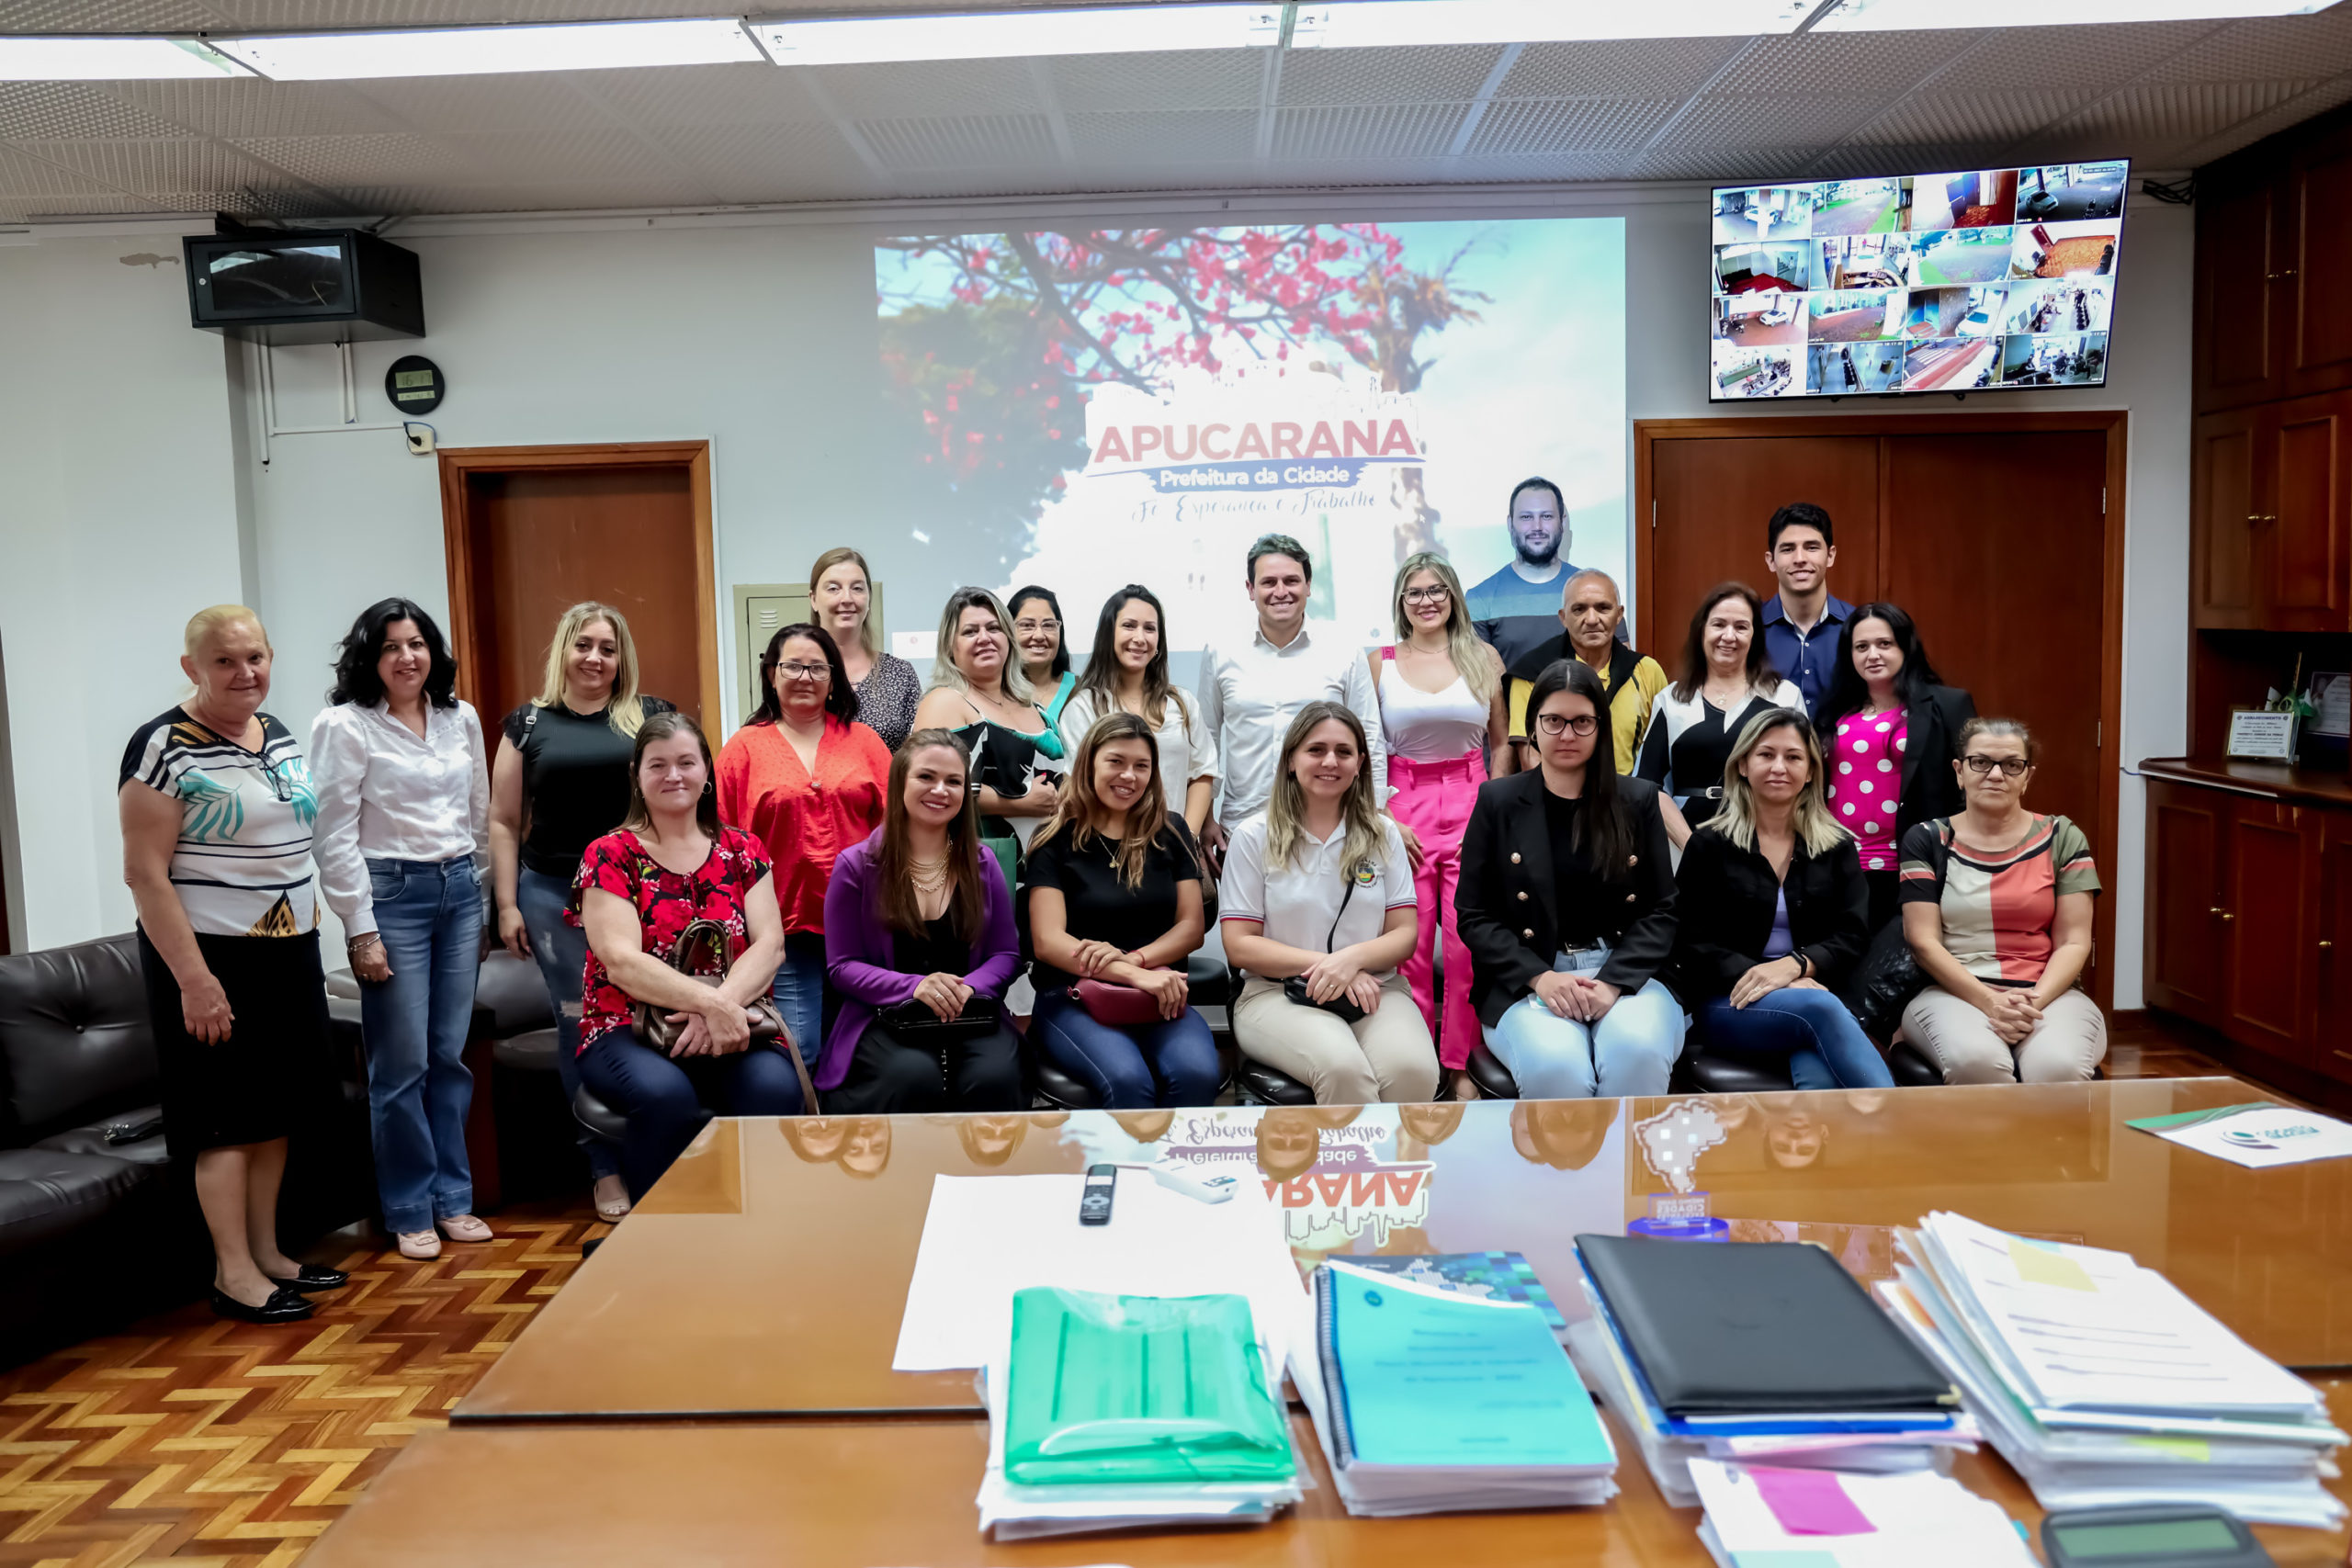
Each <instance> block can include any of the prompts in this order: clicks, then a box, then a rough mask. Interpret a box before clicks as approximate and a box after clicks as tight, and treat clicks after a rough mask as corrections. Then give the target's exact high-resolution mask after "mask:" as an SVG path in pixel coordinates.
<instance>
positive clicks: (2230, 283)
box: [2195, 176, 2285, 412]
mask: <svg viewBox="0 0 2352 1568" xmlns="http://www.w3.org/2000/svg"><path fill="white" fill-rule="evenodd" d="M2200 195H2201V197H2202V199H2200V200H2199V203H2198V207H2197V308H2196V314H2197V340H2196V350H2195V359H2196V369H2195V382H2196V387H2197V408H2198V410H2199V412H2209V411H2211V410H2214V409H2225V408H2237V407H2240V406H2242V405H2244V404H2246V403H2256V402H2261V401H2263V400H2266V399H2268V398H2275V397H2277V396H2278V393H2279V389H2280V387H2281V385H2282V384H2283V382H2284V380H2285V378H2284V377H2283V376H2281V375H2280V374H2279V371H2278V357H2279V356H2278V345H2277V344H2276V342H2275V339H2276V338H2277V337H2278V329H2277V326H2276V324H2275V323H2274V321H2273V317H2274V313H2275V307H2274V306H2273V303H2272V301H2273V299H2276V298H2278V293H2277V290H2278V284H2279V281H2280V280H2279V279H2277V278H2276V277H2274V276H2273V274H2274V273H2275V272H2276V271H2277V270H2278V268H2277V266H2276V265H2274V263H2273V261H2272V256H2273V254H2274V250H2273V243H2274V233H2273V231H2274V227H2275V225H2276V223H2277V209H2278V193H2277V187H2276V186H2275V185H2274V184H2273V183H2272V181H2271V180H2270V179H2269V178H2268V177H2267V176H2264V177H2261V178H2258V179H2256V180H2255V181H2254V182H2253V183H2250V184H2247V185H2244V186H2238V187H2236V188H2235V189H2217V190H2212V191H2209V192H2203V193H2200Z"/></svg>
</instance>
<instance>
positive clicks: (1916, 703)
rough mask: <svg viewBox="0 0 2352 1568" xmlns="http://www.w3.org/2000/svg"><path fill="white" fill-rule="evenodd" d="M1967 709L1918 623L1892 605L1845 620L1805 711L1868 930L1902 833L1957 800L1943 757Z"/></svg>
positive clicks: (1885, 901)
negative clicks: (1834, 655) (1864, 892)
mask: <svg viewBox="0 0 2352 1568" xmlns="http://www.w3.org/2000/svg"><path fill="white" fill-rule="evenodd" d="M1975 716H1976V704H1975V703H1974V702H1973V700H1971V698H1970V697H1969V694H1967V693H1966V692H1963V691H1962V690H1961V689H1960V688H1959V687H1957V686H1946V685H1942V684H1940V683H1939V677H1938V675H1937V674H1936V667H1935V666H1934V665H1933V664H1930V663H1929V662H1928V648H1927V645H1926V644H1925V643H1924V642H1922V641H1920V639H1919V629H1918V627H1917V626H1914V625H1913V624H1912V622H1911V617H1910V616H1909V615H1905V614H1904V613H1903V611H1902V609H1901V608H1900V607H1899V606H1897V605H1894V604H1864V605H1862V606H1861V607H1860V609H1858V610H1856V611H1855V612H1854V613H1853V615H1850V616H1849V617H1848V618H1847V621H1846V625H1845V628H1844V629H1843V630H1842V631H1840V632H1839V633H1838V664H1837V669H1836V671H1835V673H1834V674H1833V675H1832V676H1831V677H1830V682H1829V690H1828V692H1827V693H1826V694H1825V695H1824V696H1823V698H1822V700H1821V706H1820V707H1819V708H1818V709H1817V710H1816V711H1815V714H1814V716H1813V717H1814V727H1815V729H1816V730H1817V731H1818V732H1819V734H1820V736H1821V749H1822V750H1823V752H1825V753H1826V755H1827V757H1828V759H1829V773H1828V780H1827V782H1828V785H1829V815H1830V817H1831V818H1832V819H1833V820H1835V821H1836V822H1837V824H1838V826H1839V827H1840V828H1843V829H1846V831H1848V832H1849V833H1851V834H1853V835H1854V842H1855V845H1856V846H1857V849H1858V850H1859V852H1860V855H1861V860H1862V878H1863V880H1864V882H1865V883H1867V884H1868V885H1869V887H1870V890H1871V931H1873V932H1878V931H1883V929H1884V928H1885V927H1886V926H1887V925H1888V924H1889V922H1891V921H1893V920H1894V914H1895V881H1896V877H1895V861H1896V858H1897V854H1898V852H1899V850H1900V848H1901V846H1902V843H1903V840H1904V836H1905V834H1907V833H1908V832H1910V830H1911V829H1913V828H1914V827H1916V826H1917V824H1919V823H1921V822H1926V821H1928V820H1930V819H1932V818H1938V817H1949V816H1951V814H1952V813H1953V812H1955V811H1958V810H1959V809H1960V807H1961V795H1960V786H1959V785H1958V784H1954V783H1953V782H1952V772H1951V761H1952V759H1953V758H1954V757H1957V756H1958V755H1959V754H1960V751H1959V738H1960V730H1961V727H1962V725H1964V724H1966V723H1967V722H1968V721H1969V720H1970V719H1972V718H1973V717H1975ZM1888 940H1890V941H1891V940H1892V939H1888Z"/></svg>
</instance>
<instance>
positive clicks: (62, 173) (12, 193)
mask: <svg viewBox="0 0 2352 1568" xmlns="http://www.w3.org/2000/svg"><path fill="white" fill-rule="evenodd" d="M98 189H99V187H98V186H95V185H93V184H92V183H91V180H90V177H89V176H88V175H85V174H83V173H81V172H80V171H79V170H77V169H70V168H67V167H65V166H63V165H62V164H52V163H51V162H49V161H48V160H47V159H45V158H32V157H28V156H26V155H25V154H24V153H21V152H11V151H10V150H9V149H7V148H6V147H0V202H7V201H17V200H19V199H23V198H29V197H49V196H75V195H85V194H92V193H96V192H97V191H98ZM107 195H108V197H109V199H111V200H115V201H120V200H121V196H120V193H119V192H109V193H107Z"/></svg>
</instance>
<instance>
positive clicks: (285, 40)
mask: <svg viewBox="0 0 2352 1568" xmlns="http://www.w3.org/2000/svg"><path fill="white" fill-rule="evenodd" d="M206 41H208V42H209V43H210V44H211V45H212V47H213V48H215V49H217V50H219V51H220V52H221V53H223V54H226V55H229V56H231V57H232V58H233V59H236V60H240V61H243V62H244V63H245V64H247V65H249V66H251V67H253V69H254V70H255V71H257V72H259V73H261V74H263V75H265V76H267V77H271V78H273V79H274V80H277V81H280V82H335V81H348V80H353V79H356V78H361V77H371V76H479V75H484V74H487V73H493V72H510V71H514V72H519V71H604V70H611V69H614V68H616V67H620V66H634V65H723V64H726V63H727V62H730V61H739V60H754V61H755V60H757V59H759V58H760V51H759V50H758V48H757V47H756V46H755V45H753V43H752V40H751V39H750V38H748V37H747V36H745V34H744V32H743V26H742V24H741V22H739V21H737V20H736V19H735V18H734V17H716V18H701V17H697V18H694V19H690V20H685V21H654V22H570V23H564V24H561V25H559V26H554V27H497V28H404V29H401V30H399V31H393V32H365V33H283V34H277V35H272V36H267V37H255V36H248V37H244V38H221V39H207V40H206Z"/></svg>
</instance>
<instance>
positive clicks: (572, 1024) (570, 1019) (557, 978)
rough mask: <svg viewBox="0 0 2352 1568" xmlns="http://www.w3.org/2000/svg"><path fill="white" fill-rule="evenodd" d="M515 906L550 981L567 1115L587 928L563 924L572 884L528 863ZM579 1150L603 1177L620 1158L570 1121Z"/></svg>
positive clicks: (518, 874) (593, 1174)
mask: <svg viewBox="0 0 2352 1568" xmlns="http://www.w3.org/2000/svg"><path fill="white" fill-rule="evenodd" d="M515 908H518V909H520V910H522V911H523V925H524V927H525V929H526V930H527V931H529V932H530V933H531V956H532V957H534V958H536V959H537V960H538V961H539V977H540V978H541V979H543V980H545V981H546V982H547V983H548V1007H549V1008H550V1009H552V1010H554V1013H555V1032H556V1052H555V1076H556V1077H558V1078H559V1079H560V1080H561V1081H562V1084H563V1113H564V1115H565V1116H566V1117H567V1118H570V1117H571V1097H572V1096H573V1095H575V1094H577V1093H579V1092H580V986H581V982H582V980H584V979H585V978H586V977H587V974H588V933H587V932H586V931H582V930H581V929H580V928H579V927H578V926H574V925H567V924H566V923H565V922H564V919H563V912H564V910H566V909H568V908H571V884H570V883H568V882H566V881H564V880H563V879H562V878H561V877H556V876H548V875H547V874H544V873H541V872H537V871H533V870H532V869H531V868H530V867H528V866H522V867H519V868H517V870H516V871H515ZM572 1130H573V1132H574V1134H576V1136H577V1141H578V1142H579V1145H580V1152H581V1153H582V1154H583V1155H585V1156H587V1158H588V1174H589V1176H590V1178H591V1179H594V1180H597V1181H602V1180H603V1179H605V1177H607V1176H618V1175H619V1174H620V1170H621V1163H620V1160H619V1158H618V1157H617V1156H615V1155H614V1153H613V1149H612V1145H609V1144H606V1143H604V1142H602V1141H601V1140H599V1139H596V1138H594V1137H591V1136H590V1135H589V1134H588V1130H587V1129H586V1128H585V1127H582V1126H581V1125H580V1123H579V1122H578V1120H577V1119H573V1120H572Z"/></svg>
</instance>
